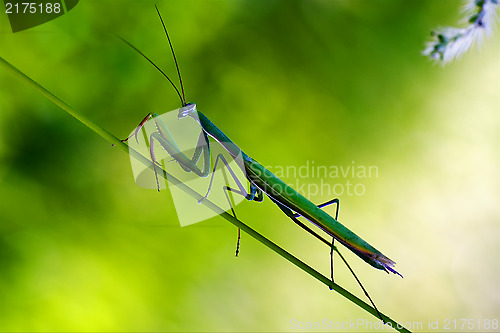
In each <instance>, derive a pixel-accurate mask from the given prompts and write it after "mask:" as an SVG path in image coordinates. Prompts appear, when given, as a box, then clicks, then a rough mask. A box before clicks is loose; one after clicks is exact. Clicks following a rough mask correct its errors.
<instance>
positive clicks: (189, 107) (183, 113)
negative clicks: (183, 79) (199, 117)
mask: <svg viewBox="0 0 500 333" xmlns="http://www.w3.org/2000/svg"><path fill="white" fill-rule="evenodd" d="M193 112H196V104H194V103H188V104H186V106H183V107H182V108H180V109H179V115H178V116H177V118H178V119H182V118H184V117H187V116H189V115H190V114H191V113H193Z"/></svg>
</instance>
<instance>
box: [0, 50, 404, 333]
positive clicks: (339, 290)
mask: <svg viewBox="0 0 500 333" xmlns="http://www.w3.org/2000/svg"><path fill="white" fill-rule="evenodd" d="M0 64H1V65H2V66H3V67H4V68H5V69H7V70H8V71H9V72H11V73H12V74H14V76H16V77H18V78H19V79H20V80H21V81H23V82H25V83H27V84H28V85H30V86H31V87H33V88H34V89H35V90H37V91H38V92H40V93H41V94H42V95H43V96H45V97H46V98H48V99H49V100H50V101H52V102H53V103H54V104H56V105H57V106H59V107H60V108H61V109H63V110H64V111H66V112H67V113H69V114H70V115H72V116H73V117H75V118H76V119H77V120H78V121H80V122H81V123H82V124H84V125H85V126H87V127H88V128H90V129H91V130H92V131H94V132H95V133H97V134H98V135H100V136H101V137H102V138H104V139H105V140H107V141H108V142H110V143H111V144H113V145H115V146H117V147H119V148H121V149H122V150H123V151H125V152H126V153H127V154H129V155H130V156H132V157H134V158H135V159H137V160H138V161H139V162H141V163H143V164H144V165H146V166H148V167H149V168H150V169H151V170H153V166H152V164H151V161H150V160H149V159H147V158H146V157H144V156H143V155H142V154H140V153H139V152H137V151H136V150H134V149H131V148H129V146H128V145H127V144H125V143H124V142H122V141H121V140H120V139H118V138H117V137H116V136H114V135H113V134H111V133H110V132H108V131H107V130H105V129H104V128H102V127H101V126H99V125H97V124H96V123H94V122H93V121H92V120H90V119H89V118H88V117H87V116H86V115H84V114H83V113H81V112H80V111H78V110H76V109H74V108H73V107H72V106H70V105H69V104H67V103H66V102H64V101H63V100H61V99H60V98H58V97H57V96H55V95H54V94H52V93H51V92H50V91H48V90H47V89H45V88H44V87H42V86H41V85H40V84H38V83H37V82H35V81H34V80H33V79H31V78H30V77H29V76H27V75H26V74H24V73H23V72H21V71H20V70H19V69H17V68H16V67H14V66H13V65H11V64H10V63H9V62H7V61H6V60H5V59H3V58H2V57H0ZM161 174H162V176H163V177H164V178H165V179H167V176H168V180H169V182H170V183H172V184H174V185H175V186H177V187H179V188H180V189H181V190H183V191H184V192H186V193H187V194H189V195H190V196H191V197H193V198H194V199H195V200H196V201H199V200H200V199H202V198H204V197H203V196H202V195H201V194H200V193H198V192H196V191H194V190H193V189H191V188H190V187H188V186H187V185H186V184H184V183H183V182H181V181H180V180H178V179H176V178H175V177H173V176H171V175H169V174H167V172H166V171H164V170H163V172H162V173H161ZM201 203H202V204H204V205H205V206H207V207H208V208H210V209H212V210H213V211H214V212H216V213H217V214H219V215H220V216H222V217H223V218H225V219H226V220H227V221H229V222H231V223H232V224H234V225H235V226H237V227H238V228H240V229H241V230H243V231H244V232H246V233H247V234H248V235H250V236H252V237H253V238H255V239H256V240H257V241H259V242H260V243H262V244H264V245H265V246H267V247H268V248H270V249H271V250H273V251H274V252H276V253H277V254H279V255H280V256H282V257H283V258H285V259H286V260H288V261H290V262H291V263H292V264H294V265H295V266H297V267H299V268H300V269H302V270H303V271H305V272H306V273H308V274H309V275H311V276H312V277H314V278H315V279H316V280H318V281H320V282H321V283H323V284H325V285H326V286H328V287H329V288H330V289H332V290H334V291H336V292H337V293H339V294H340V295H342V296H343V297H345V298H346V299H348V300H349V301H351V302H352V303H354V304H356V305H357V306H359V307H360V308H362V309H363V310H365V311H366V312H368V313H370V314H372V315H373V316H375V317H376V318H377V319H379V317H378V313H377V311H376V310H375V309H374V308H373V307H372V306H371V305H369V304H367V303H366V302H364V301H362V300H361V299H359V298H358V297H356V296H355V295H353V294H351V293H350V292H349V291H347V290H346V289H344V288H342V287H341V286H339V285H338V284H336V283H335V282H333V281H332V280H330V279H329V278H327V277H326V276H324V275H323V274H321V273H320V272H318V271H317V270H315V269H314V268H312V267H311V266H309V265H307V264H306V263H304V262H303V261H302V260H300V259H299V258H297V257H295V256H294V255H292V254H291V253H290V252H288V251H286V250H285V249H283V248H282V247H280V246H278V245H277V244H276V243H274V242H272V241H271V240H269V239H268V238H266V237H264V236H263V235H261V234H260V233H258V232H257V231H255V230H254V229H252V228H251V227H249V226H248V225H246V224H245V223H243V222H242V221H240V220H238V219H237V218H235V217H234V216H232V215H230V214H229V213H227V212H225V211H224V210H222V208H220V207H219V206H217V205H215V204H214V203H213V202H211V201H210V200H208V199H206V198H205V199H204V200H202V201H201ZM380 315H381V316H382V318H383V319H384V320H385V322H386V323H387V325H390V326H391V327H392V328H394V329H395V330H397V331H399V332H410V331H409V330H407V329H406V328H404V327H402V326H400V325H399V324H398V323H397V322H396V321H394V320H393V319H391V318H390V317H388V316H387V315H385V314H383V313H382V312H380Z"/></svg>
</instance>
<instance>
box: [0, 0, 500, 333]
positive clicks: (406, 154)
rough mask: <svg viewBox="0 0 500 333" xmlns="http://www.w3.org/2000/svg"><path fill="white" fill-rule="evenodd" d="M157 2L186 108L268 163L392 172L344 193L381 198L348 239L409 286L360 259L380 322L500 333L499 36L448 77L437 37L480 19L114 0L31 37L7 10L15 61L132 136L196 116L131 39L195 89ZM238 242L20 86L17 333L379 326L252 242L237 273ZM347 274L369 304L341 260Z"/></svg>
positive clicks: (364, 5)
mask: <svg viewBox="0 0 500 333" xmlns="http://www.w3.org/2000/svg"><path fill="white" fill-rule="evenodd" d="M154 3H158V6H159V9H160V10H161V12H162V14H163V17H164V20H165V22H166V25H167V28H168V29H169V33H170V35H171V38H172V41H173V43H174V47H175V50H176V53H177V58H178V60H179V64H180V67H181V71H182V75H183V79H184V83H185V90H186V94H187V99H188V100H189V101H191V102H195V103H196V104H197V105H198V109H199V110H200V111H202V112H204V113H205V114H206V115H207V116H208V117H209V118H210V119H211V120H212V121H213V122H214V123H215V124H217V125H218V126H219V127H220V128H221V129H222V130H223V131H224V132H225V133H226V134H227V135H228V136H229V137H230V138H231V139H232V140H233V141H234V142H236V143H237V144H238V145H239V146H240V147H241V148H242V149H243V150H244V151H245V152H247V153H248V154H249V155H250V156H253V157H254V158H256V159H257V160H258V161H260V162H261V163H262V164H264V165H269V166H296V167H300V166H303V165H305V164H306V163H307V161H309V162H311V161H314V162H315V164H316V165H325V166H344V167H347V166H349V165H352V163H353V161H354V163H355V164H356V165H360V166H376V167H377V168H378V177H372V178H367V179H359V178H357V179H351V178H349V177H347V178H341V179H326V180H324V181H326V182H331V183H332V184H334V183H345V181H346V180H351V181H352V182H353V183H361V184H362V185H363V186H364V188H365V189H366V191H365V193H364V194H363V195H360V196H355V195H345V194H344V195H341V196H340V200H341V210H340V221H341V222H342V223H343V224H345V225H346V226H348V227H349V228H350V229H352V230H353V231H355V232H357V233H358V234H359V235H361V236H362V237H363V238H364V239H366V240H368V241H369V242H370V243H371V244H373V245H374V246H375V247H377V248H378V249H380V250H381V251H382V252H383V253H384V254H386V255H388V256H389V257H390V258H391V259H393V260H395V261H396V262H397V266H396V268H397V269H398V271H399V272H401V273H402V274H403V275H404V279H401V278H398V277H396V276H392V275H391V276H389V275H387V274H385V273H384V272H382V271H378V270H375V269H373V268H372V267H371V266H369V265H367V264H365V263H364V262H363V261H361V260H359V258H357V257H356V256H354V255H352V254H351V253H348V252H349V251H347V250H346V249H343V253H344V254H345V256H346V257H347V258H348V260H349V261H350V263H351V265H352V266H353V267H354V269H355V270H356V272H357V273H358V276H359V277H360V278H361V280H362V281H363V282H364V284H365V287H366V288H367V289H368V291H369V292H370V294H371V296H372V298H373V299H374V300H375V302H376V304H377V306H378V307H379V309H380V310H381V311H383V312H384V313H386V314H387V315H389V316H391V317H392V318H393V319H395V320H397V321H399V322H402V323H410V325H412V323H414V326H413V328H418V326H417V325H418V323H422V328H423V329H422V330H424V331H428V330H429V328H428V322H429V321H433V322H434V321H436V320H439V331H441V330H444V323H445V320H449V321H453V320H456V321H457V325H458V328H457V330H460V326H459V325H461V322H460V319H474V320H475V321H474V322H475V326H474V328H475V329H474V330H483V328H484V327H483V326H481V327H479V326H478V325H480V324H481V325H483V324H484V320H487V319H489V320H492V319H499V317H500V287H499V281H500V279H499V278H500V260H499V256H500V246H499V240H500V230H499V228H500V227H499V216H500V213H499V199H500V198H499V197H500V194H499V189H500V179H499V173H500V156H499V152H500V149H499V148H500V147H499V142H500V140H499V110H500V97H499V91H500V82H499V77H500V60H499V58H498V55H499V54H500V53H499V51H500V49H499V40H500V38H499V36H500V33H499V32H498V29H496V30H497V31H495V35H494V36H493V37H492V38H488V39H486V40H485V42H484V45H483V46H482V47H481V48H480V51H478V50H477V49H474V50H472V51H470V52H468V53H466V54H465V56H464V57H463V58H462V59H461V60H459V61H457V62H455V63H451V64H449V65H448V66H446V67H442V66H439V65H435V64H433V63H432V62H431V61H429V60H428V59H427V58H425V57H424V56H422V55H421V51H422V49H423V47H424V42H425V41H426V39H427V38H428V37H430V31H431V30H432V29H434V28H436V27H438V26H442V25H456V23H457V21H458V20H459V18H460V14H459V9H460V6H461V5H462V2H461V1H456V0H443V1H436V0H428V1H423V0H420V1H412V2H410V1H404V0H336V1H333V0H332V1H327V0H303V1H298V0H293V1H292V0H184V1H158V2H153V1H109V0H108V1H97V0H95V1H82V2H80V3H79V4H78V5H77V6H76V7H75V8H74V9H73V10H72V11H70V12H69V13H68V14H65V15H63V16H62V17H60V18H58V19H56V20H54V21H51V22H49V23H47V24H44V25H41V26H39V27H36V28H33V29H30V30H27V31H24V32H19V33H16V34H13V33H12V32H11V31H10V27H9V25H8V21H7V18H6V15H5V14H3V13H2V14H0V19H1V21H0V56H2V57H4V58H5V59H7V60H8V61H10V62H11V63H12V64H14V65H15V66H16V67H18V68H19V69H21V70H22V71H24V72H25V73H27V74H28V75H30V76H31V77H32V78H33V79H35V80H36V81H37V82H39V83H40V84H42V85H43V86H44V87H46V88H47V89H49V90H50V91H52V92H53V93H54V94H55V95H57V96H59V97H60V98H62V99H63V100H65V101H66V102H68V103H69V104H71V105H72V106H74V107H76V108H77V109H79V110H80V111H82V112H83V113H85V114H86V115H88V116H89V117H90V118H91V119H93V120H95V121H96V122H97V123H98V124H100V125H101V126H102V127H104V128H106V129H107V130H109V131H110V132H111V133H113V134H115V135H116V136H118V137H120V138H123V137H125V136H126V135H128V133H129V132H130V131H131V130H132V129H133V128H134V127H135V126H136V125H137V123H138V122H139V121H140V119H142V118H143V117H144V115H145V114H146V113H148V112H157V113H163V112H167V111H170V110H173V109H176V108H178V107H179V101H178V98H177V96H176V95H175V92H174V90H173V89H172V88H171V87H170V86H169V84H168V82H167V81H166V80H165V79H164V78H163V77H161V75H159V73H158V72H156V70H154V68H152V67H151V66H150V65H149V64H147V63H146V62H145V61H144V60H143V59H141V58H140V56H139V55H138V54H136V53H135V52H134V51H132V50H131V49H130V48H129V47H127V46H126V45H125V44H124V43H122V42H121V41H119V40H118V38H116V36H115V35H114V34H118V35H120V36H122V37H124V38H126V39H127V40H129V41H130V42H132V43H133V44H134V45H136V46H137V47H138V48H139V49H141V50H142V51H143V52H145V53H146V54H148V55H150V56H151V58H153V59H154V60H155V61H156V62H157V63H158V64H159V65H160V66H161V67H162V68H165V69H166V72H167V73H168V74H169V75H171V76H173V77H174V78H175V70H174V67H173V61H172V58H171V56H170V54H169V50H168V45H167V43H166V40H165V38H164V36H163V31H162V28H161V25H160V23H159V20H158V18H157V15H156V12H155V10H154ZM284 180H285V181H287V182H290V183H292V184H295V181H296V179H294V178H293V177H284ZM301 181H302V182H305V183H315V184H318V183H319V182H320V179H318V178H315V179H301ZM304 194H307V193H304ZM310 199H311V200H312V201H313V202H317V203H320V202H324V201H326V200H328V199H331V197H328V196H327V195H313V196H310ZM331 211H333V209H332V210H331ZM237 212H238V216H239V217H240V218H241V219H242V220H243V221H245V222H247V223H248V224H249V225H251V226H252V227H253V228H255V229H257V230H258V231H260V232H262V233H263V234H265V235H267V236H269V237H270V238H271V239H273V240H274V241H275V242H277V243H278V244H280V245H282V246H284V247H285V248H287V249H289V250H290V251H291V252H292V253H294V254H296V255H297V256H299V257H300V258H302V259H304V260H305V261H306V262H308V263H309V264H311V265H312V266H314V267H316V268H317V269H319V270H320V271H321V272H323V273H324V274H328V272H329V251H328V249H327V248H325V247H324V246H323V245H322V244H320V243H319V242H317V241H316V240H315V239H314V238H313V237H311V236H309V235H307V234H305V233H304V232H303V231H302V230H301V229H299V228H298V227H296V226H295V225H293V223H292V222H291V221H290V220H289V219H287V218H286V217H285V216H284V214H282V213H281V212H280V210H279V209H278V208H277V207H276V206H275V205H274V204H273V203H272V202H270V200H268V199H266V200H265V201H264V203H262V204H258V203H248V202H245V203H243V204H241V205H239V206H238V207H237ZM235 242H236V229H235V227H234V226H232V225H230V224H229V223H228V222H227V221H225V220H223V219H222V218H220V217H215V218H212V219H210V220H208V221H205V222H202V223H199V224H195V225H193V226H189V227H185V228H180V227H179V225H178V221H177V215H176V212H175V207H174V206H173V203H172V198H171V196H170V194H169V191H168V190H167V191H162V192H160V193H158V192H157V191H154V190H145V189H142V188H139V187H138V186H136V185H135V183H134V180H133V177H132V173H131V169H130V163H129V158H128V156H127V155H126V154H124V153H123V152H122V151H120V150H118V149H114V148H112V147H110V145H109V144H108V142H106V141H104V140H103V139H102V138H100V137H99V136H97V135H96V134H95V133H93V132H92V131H90V130H89V129H88V128H87V127H85V126H83V125H82V124H81V123H79V122H78V121H76V120H75V119H73V118H72V117H70V116H69V115H67V114H66V113H65V112H63V111H62V110H61V109H59V108H58V107H56V106H55V105H54V104H52V103H51V102H49V101H48V100H47V99H46V98H45V97H43V96H42V95H40V94H39V93H37V92H36V91H34V90H33V89H32V88H31V87H29V86H27V85H26V84H25V83H23V82H21V81H19V80H18V79H17V78H15V77H13V76H11V75H10V74H9V73H7V72H6V71H5V69H4V68H0V331H290V330H291V327H290V322H291V320H297V321H300V322H313V321H322V320H324V319H327V320H331V321H332V322H333V323H342V322H349V321H356V320H358V319H362V320H365V321H367V322H370V323H377V320H376V318H375V317H372V316H370V315H368V314H367V313H366V312H364V311H362V310H360V309H359V308H357V307H356V306H355V305H353V304H352V303H350V302H348V301H346V300H345V299H344V298H342V297H341V296H339V295H338V294H336V293H334V292H330V291H329V290H328V288H327V287H325V286H324V285H322V284H320V283H319V282H318V281H316V280H314V279H313V278H311V277H310V276H309V275H307V274H305V273H304V272H302V271H301V270H299V269H298V268H296V267H295V266H293V265H291V264H290V263H289V262H287V261H286V260H284V259H283V258H281V257H279V256H277V255H276V254H275V253H273V252H271V251H270V250H268V249H267V248H265V247H264V246H262V245H261V244H260V243H258V242H256V241H254V240H253V239H251V238H250V237H249V236H247V235H245V234H243V238H242V244H241V253H240V257H239V258H237V259H236V258H235V257H234V250H235ZM341 250H342V249H341ZM335 276H336V281H337V282H338V283H339V284H341V285H342V286H344V287H345V288H347V289H348V290H351V291H352V292H353V293H355V294H357V295H359V296H360V297H361V298H362V299H364V297H363V295H362V292H360V290H359V288H358V286H357V285H356V283H355V281H353V279H352V277H351V276H350V275H349V272H348V271H347V270H346V269H345V267H343V266H342V264H341V262H340V260H338V258H337V260H336V270H335ZM448 327H449V328H453V326H452V325H450V326H448ZM358 330H360V331H367V330H370V329H369V328H367V327H364V326H360V327H358ZM497 330H498V329H497ZM465 331H467V329H466V330H465ZM469 331H470V330H469ZM490 331H491V330H490Z"/></svg>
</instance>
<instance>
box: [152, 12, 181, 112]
mask: <svg viewBox="0 0 500 333" xmlns="http://www.w3.org/2000/svg"><path fill="white" fill-rule="evenodd" d="M155 8H156V12H157V13H158V17H159V18H160V21H161V25H162V26H163V31H165V36H167V40H168V44H169V45H170V50H171V51H172V56H173V57H174V62H175V67H176V68H177V74H178V75H179V83H180V85H181V91H182V100H183V102H182V106H186V96H185V95H184V86H183V85H182V78H181V71H180V70H179V64H178V63H177V58H176V57H175V52H174V47H173V46H172V42H171V41H170V36H169V35H168V32H167V27H166V26H165V23H164V22H163V18H162V17H161V14H160V11H159V10H158V6H156V5H155ZM176 90H177V89H176ZM177 93H178V91H177Z"/></svg>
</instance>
